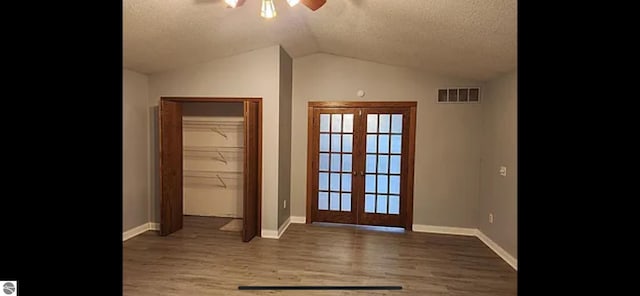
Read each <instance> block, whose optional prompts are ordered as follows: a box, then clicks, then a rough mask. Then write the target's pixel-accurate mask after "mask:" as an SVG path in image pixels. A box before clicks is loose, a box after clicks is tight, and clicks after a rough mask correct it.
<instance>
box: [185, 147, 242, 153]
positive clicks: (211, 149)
mask: <svg viewBox="0 0 640 296" xmlns="http://www.w3.org/2000/svg"><path fill="white" fill-rule="evenodd" d="M183 150H184V151H185V152H242V150H244V147H242V146H184V147H183Z"/></svg>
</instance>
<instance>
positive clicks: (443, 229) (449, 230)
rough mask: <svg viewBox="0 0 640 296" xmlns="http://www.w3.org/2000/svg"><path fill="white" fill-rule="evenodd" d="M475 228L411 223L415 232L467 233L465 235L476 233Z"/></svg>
mask: <svg viewBox="0 0 640 296" xmlns="http://www.w3.org/2000/svg"><path fill="white" fill-rule="evenodd" d="M476 230H477V229H475V228H464V227H447V226H433V225H421V224H413V231H415V232H429V233H440V234H455V235H467V236H475V235H476Z"/></svg>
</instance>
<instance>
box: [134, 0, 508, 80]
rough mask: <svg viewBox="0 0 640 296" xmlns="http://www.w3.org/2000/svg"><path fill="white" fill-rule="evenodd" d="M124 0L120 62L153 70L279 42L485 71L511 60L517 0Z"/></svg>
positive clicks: (455, 72)
mask: <svg viewBox="0 0 640 296" xmlns="http://www.w3.org/2000/svg"><path fill="white" fill-rule="evenodd" d="M274 2H275V5H276V11H277V16H276V17H275V18H273V19H265V18H262V17H261V16H260V4H261V0H246V2H245V4H244V5H243V6H241V7H238V8H227V7H226V4H225V3H224V1H223V0H124V1H123V18H124V23H123V42H124V52H123V54H124V67H125V68H128V69H131V70H135V71H138V72H141V73H146V74H151V73H155V72H160V71H165V70H169V69H173V68H178V67H181V66H186V65H190V64H196V63H201V62H205V61H209V60H212V59H216V58H221V57H227V56H232V55H235V54H239V53H244V52H248V51H251V50H254V49H259V48H264V47H268V46H272V45H276V44H280V45H282V47H283V48H284V49H285V50H286V51H287V52H288V53H289V54H290V55H291V56H292V57H293V58H294V59H295V58H297V57H302V56H305V55H309V54H313V53H318V52H322V53H329V54H335V55H340V56H346V57H352V58H357V59H361V60H367V61H373V62H378V63H384V64H390V65H398V66H404V67H410V68H417V69H424V70H427V71H429V72H432V73H437V74H442V75H447V76H453V77H460V78H466V79H474V80H479V81H486V80H489V79H491V78H493V77H495V76H497V75H499V74H501V73H504V72H507V71H510V70H513V69H514V68H515V67H516V53H517V46H516V40H517V39H516V35H517V31H516V29H517V23H516V16H517V12H516V2H517V1H516V0H327V3H326V4H325V5H324V6H323V7H322V8H320V9H318V10H317V11H315V12H313V11H311V10H310V9H308V8H307V7H305V6H304V5H297V6H295V7H289V5H288V4H287V2H286V0H275V1H274Z"/></svg>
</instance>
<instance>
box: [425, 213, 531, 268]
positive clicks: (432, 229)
mask: <svg viewBox="0 0 640 296" xmlns="http://www.w3.org/2000/svg"><path fill="white" fill-rule="evenodd" d="M413 231H415V232H428V233H440V234H453V235H466V236H475V237H477V238H478V239H479V240H480V241H481V242H483V243H484V244H485V245H487V247H489V249H491V250H492V251H493V252H495V253H496V254H497V255H498V256H500V258H502V260H504V261H505V262H507V264H509V265H510V266H511V267H512V268H513V269H515V270H516V271H517V270H518V259H516V258H513V256H511V254H509V253H508V252H507V251H505V250H504V249H503V248H502V247H500V246H499V245H498V244H496V243H495V242H494V241H492V240H491V239H490V238H489V237H488V236H486V235H485V234H484V233H483V232H482V231H480V229H476V228H463V227H447V226H433V225H421V224H413Z"/></svg>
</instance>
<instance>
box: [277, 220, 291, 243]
mask: <svg viewBox="0 0 640 296" xmlns="http://www.w3.org/2000/svg"><path fill="white" fill-rule="evenodd" d="M290 224H291V217H289V218H287V221H284V223H283V224H282V226H280V228H278V238H280V237H281V236H282V235H283V234H284V232H285V231H287V228H289V225H290Z"/></svg>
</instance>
